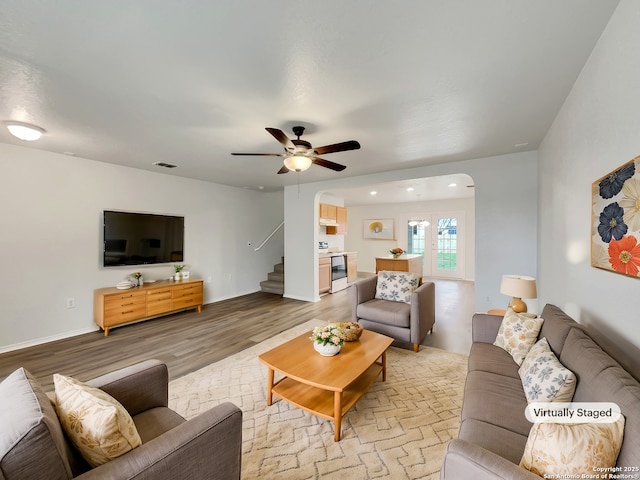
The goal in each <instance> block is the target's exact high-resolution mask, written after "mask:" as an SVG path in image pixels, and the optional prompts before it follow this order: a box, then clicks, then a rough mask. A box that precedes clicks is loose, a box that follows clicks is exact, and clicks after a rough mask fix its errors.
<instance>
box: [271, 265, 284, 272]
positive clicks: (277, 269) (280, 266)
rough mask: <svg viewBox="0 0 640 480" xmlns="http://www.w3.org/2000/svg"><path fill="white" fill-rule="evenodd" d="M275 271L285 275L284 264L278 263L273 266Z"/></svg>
mask: <svg viewBox="0 0 640 480" xmlns="http://www.w3.org/2000/svg"><path fill="white" fill-rule="evenodd" d="M273 270H274V271H275V272H278V273H284V263H278V264H277V265H274V266H273Z"/></svg>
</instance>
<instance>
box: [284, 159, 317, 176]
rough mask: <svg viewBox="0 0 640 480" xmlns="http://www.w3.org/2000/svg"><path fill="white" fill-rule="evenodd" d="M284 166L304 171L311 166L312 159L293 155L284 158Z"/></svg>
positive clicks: (295, 170) (296, 170)
mask: <svg viewBox="0 0 640 480" xmlns="http://www.w3.org/2000/svg"><path fill="white" fill-rule="evenodd" d="M284 166H285V167H287V168H288V169H289V170H293V171H294V172H304V171H305V170H306V169H307V168H309V167H310V166H311V159H310V158H309V157H304V156H302V155H293V156H291V157H287V158H285V159H284Z"/></svg>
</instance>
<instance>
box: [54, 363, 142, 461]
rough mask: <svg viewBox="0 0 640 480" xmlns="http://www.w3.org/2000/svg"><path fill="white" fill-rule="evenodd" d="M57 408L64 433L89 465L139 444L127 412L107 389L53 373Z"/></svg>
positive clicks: (107, 459) (137, 435)
mask: <svg viewBox="0 0 640 480" xmlns="http://www.w3.org/2000/svg"><path fill="white" fill-rule="evenodd" d="M53 383H54V386H55V393H56V412H57V413H58V418H59V419H60V423H61V424H62V428H63V429H64V431H65V433H66V434H67V436H68V437H69V439H70V440H71V442H72V443H73V444H74V446H75V447H76V448H77V449H78V451H79V452H80V454H81V455H82V457H83V458H84V459H85V460H86V461H87V462H88V463H89V465H91V466H92V467H97V466H98V465H102V464H103V463H107V462H108V461H109V460H113V459H114V458H117V457H119V456H120V455H122V454H124V453H127V452H128V451H130V450H133V449H134V448H135V447H138V446H139V445H141V444H142V440H141V439H140V435H139V434H138V430H137V429H136V426H135V424H134V423H133V419H132V418H131V415H129V412H127V410H126V409H125V408H124V407H123V406H122V405H121V404H120V402H118V401H117V400H116V399H115V398H113V397H112V396H111V395H109V394H108V393H106V392H104V391H103V390H100V389H99V388H95V387H91V386H89V385H86V384H84V383H82V382H80V381H78V380H76V379H74V378H71V377H65V376H64V375H59V374H54V375H53Z"/></svg>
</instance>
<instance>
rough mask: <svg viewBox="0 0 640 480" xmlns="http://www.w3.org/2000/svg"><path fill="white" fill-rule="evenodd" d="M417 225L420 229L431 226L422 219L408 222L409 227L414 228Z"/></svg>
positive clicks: (413, 219)
mask: <svg viewBox="0 0 640 480" xmlns="http://www.w3.org/2000/svg"><path fill="white" fill-rule="evenodd" d="M418 225H419V226H421V227H428V226H429V225H431V224H430V223H429V221H428V220H425V219H424V218H412V219H411V220H409V226H410V227H415V226H418Z"/></svg>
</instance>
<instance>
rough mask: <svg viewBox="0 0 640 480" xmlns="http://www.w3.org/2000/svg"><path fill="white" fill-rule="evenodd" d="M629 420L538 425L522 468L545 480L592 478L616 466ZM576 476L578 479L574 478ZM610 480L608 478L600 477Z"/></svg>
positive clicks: (526, 450)
mask: <svg viewBox="0 0 640 480" xmlns="http://www.w3.org/2000/svg"><path fill="white" fill-rule="evenodd" d="M624 423H625V419H624V416H623V415H620V418H619V419H618V421H616V422H613V423H579V424H562V423H536V424H535V425H534V426H533V427H531V432H530V433H529V437H528V439H527V444H526V446H525V449H524V454H523V455H522V460H521V461H520V466H521V467H523V468H525V469H527V470H529V471H531V472H533V473H535V474H536V475H540V476H541V477H544V478H557V477H556V475H558V473H562V474H563V475H566V477H565V478H592V477H590V476H589V475H594V474H596V472H607V471H610V470H609V469H611V468H612V467H614V466H615V465H616V459H617V458H618V453H619V452H620V447H621V445H622V437H623V435H624ZM574 475H575V477H574ZM598 478H608V477H598Z"/></svg>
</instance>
